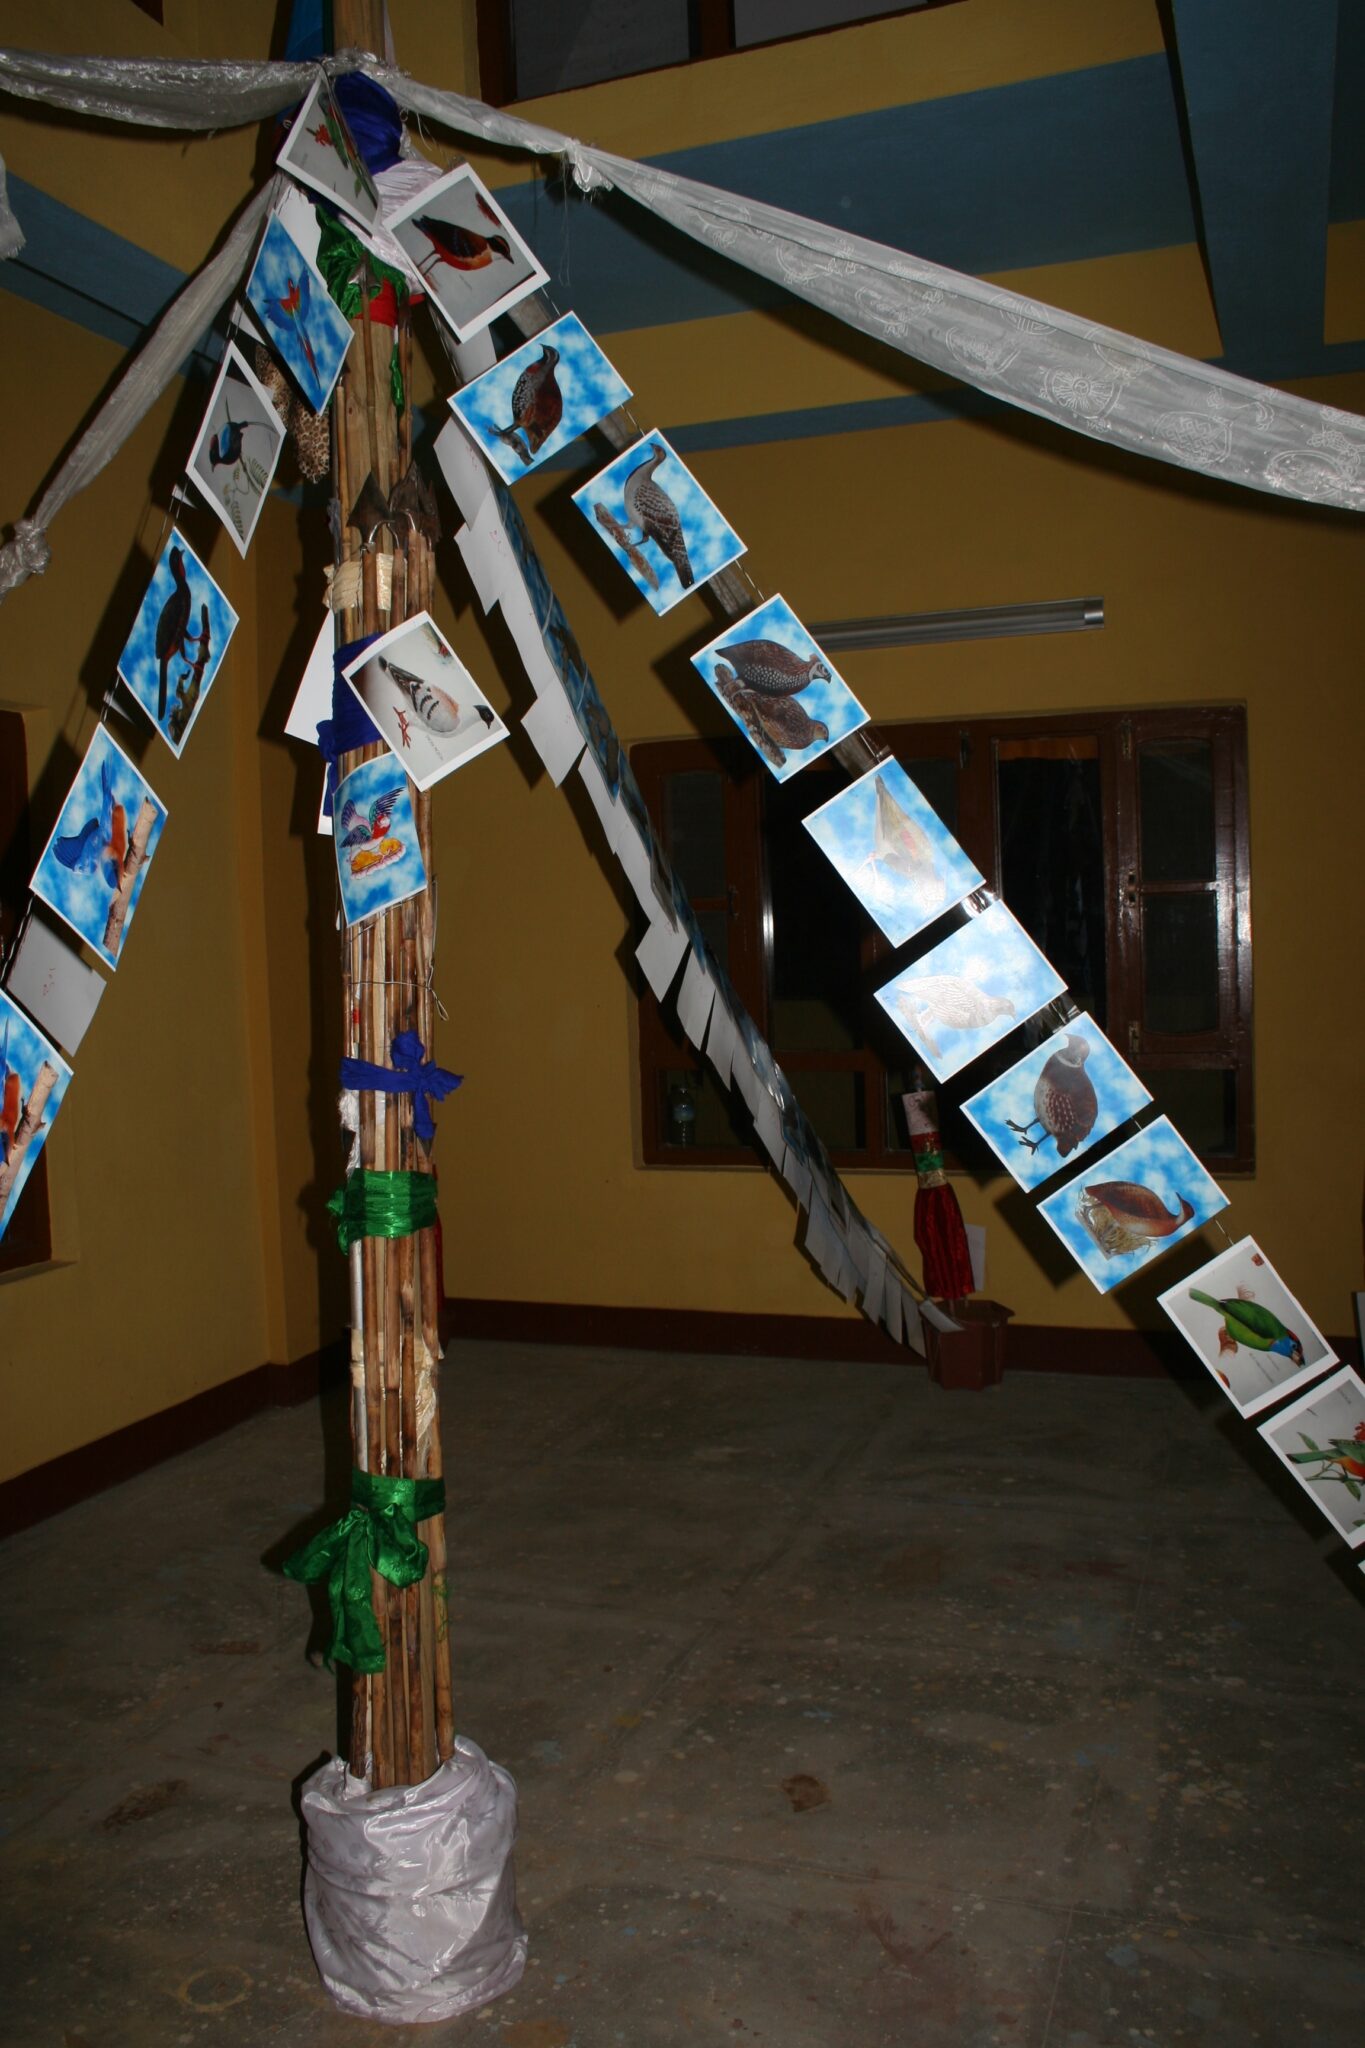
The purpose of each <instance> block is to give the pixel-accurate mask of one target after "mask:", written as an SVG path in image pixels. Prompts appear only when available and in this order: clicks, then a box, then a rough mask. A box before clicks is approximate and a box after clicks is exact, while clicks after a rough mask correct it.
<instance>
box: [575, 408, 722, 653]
mask: <svg viewBox="0 0 1365 2048" xmlns="http://www.w3.org/2000/svg"><path fill="white" fill-rule="evenodd" d="M573 501H574V503H575V505H577V507H578V509H579V511H580V512H581V513H582V514H583V516H584V518H585V519H589V520H591V521H592V522H593V524H594V526H595V527H596V529H597V531H598V533H599V534H600V535H601V537H602V539H603V540H604V541H605V542H606V544H607V546H608V547H609V548H610V549H611V551H612V553H613V554H614V555H615V557H616V559H617V561H618V562H619V563H620V564H621V567H622V568H623V569H624V570H625V572H626V574H627V576H629V578H630V580H631V582H632V583H633V584H634V585H635V587H636V589H637V590H638V591H639V592H640V593H641V595H642V596H643V597H645V598H646V599H647V600H648V602H649V603H650V604H651V605H652V606H653V608H654V610H655V611H656V612H659V613H660V614H662V613H664V612H669V611H672V609H673V607H674V605H675V604H681V602H682V600H683V599H684V598H685V597H686V596H687V594H688V592H689V591H691V590H695V589H697V588H698V587H699V586H700V585H701V584H703V583H705V582H706V580H707V578H708V577H711V576H714V575H716V574H717V573H718V572H719V571H720V570H721V569H725V568H728V566H729V564H730V563H731V562H735V561H738V559H739V557H740V556H741V555H742V554H743V553H744V543H743V541H742V540H741V539H740V537H739V535H738V534H737V533H736V532H735V530H734V528H733V527H732V526H729V525H728V524H727V523H726V520H725V518H724V515H723V514H722V513H721V512H720V510H719V509H718V507H717V506H716V505H714V504H713V503H712V501H711V499H710V498H708V497H707V495H706V492H705V491H704V490H703V489H702V487H701V485H700V484H699V483H698V482H697V479H696V478H695V477H694V476H693V474H692V472H691V470H690V469H689V468H688V467H687V465H686V463H685V462H682V461H680V460H679V458H678V456H677V455H676V454H675V453H674V452H673V450H672V448H670V447H669V445H668V442H667V441H666V440H665V439H664V436H663V435H662V434H646V435H644V436H643V438H642V439H641V440H639V441H637V442H636V443H635V445H634V446H633V447H631V448H627V449H626V450H625V451H624V452H623V453H622V454H620V455H618V456H617V457H616V458H615V459H614V461H612V462H609V463H608V464H607V466H606V468H605V469H604V470H601V471H599V473H598V474H597V475H596V476H595V477H594V478H593V479H592V481H591V483H586V484H584V485H582V487H581V488H580V489H579V490H576V491H575V492H574V494H573Z"/></svg>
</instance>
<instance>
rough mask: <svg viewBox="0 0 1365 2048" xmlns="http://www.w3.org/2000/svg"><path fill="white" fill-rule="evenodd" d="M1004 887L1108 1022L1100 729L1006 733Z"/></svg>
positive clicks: (1000, 788)
mask: <svg viewBox="0 0 1365 2048" xmlns="http://www.w3.org/2000/svg"><path fill="white" fill-rule="evenodd" d="M996 787H997V794H998V799H999V806H1000V893H1001V895H1002V896H1003V897H1004V899H1005V901H1006V903H1007V904H1008V905H1009V907H1010V909H1011V910H1012V911H1013V912H1014V915H1015V916H1016V917H1017V918H1018V920H1019V922H1020V924H1021V925H1022V926H1023V927H1024V930H1025V931H1026V932H1027V933H1028V935H1029V937H1030V938H1031V939H1032V940H1033V942H1034V944H1035V945H1037V946H1040V947H1041V948H1042V950H1043V952H1044V953H1046V955H1047V957H1048V959H1049V960H1050V961H1051V962H1052V964H1053V966H1054V967H1055V968H1056V970H1057V972H1058V974H1060V975H1061V977H1062V979H1063V981H1064V982H1066V984H1067V986H1068V987H1069V988H1070V989H1071V990H1072V992H1073V994H1074V995H1075V997H1076V1000H1077V1002H1078V1003H1079V1004H1080V1005H1081V1007H1082V1009H1085V1010H1089V1011H1090V1013H1091V1015H1092V1016H1093V1017H1094V1018H1095V1021H1096V1023H1098V1024H1101V1025H1103V1023H1104V1021H1105V1016H1106V1012H1107V1007H1108V1005H1107V989H1106V982H1105V881H1104V835H1103V829H1102V824H1101V814H1100V762H1099V746H1098V743H1097V741H1096V740H1095V739H1094V738H1093V737H1089V736H1086V735H1077V736H1066V735H1062V736H1059V737H1057V738H1048V739H1039V740H1027V739H1025V740H1004V741H1001V742H1000V743H999V745H998V747H997V751H996Z"/></svg>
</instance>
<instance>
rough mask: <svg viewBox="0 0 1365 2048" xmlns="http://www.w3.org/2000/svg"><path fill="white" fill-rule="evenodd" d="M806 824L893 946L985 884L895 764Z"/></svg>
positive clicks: (873, 772)
mask: <svg viewBox="0 0 1365 2048" xmlns="http://www.w3.org/2000/svg"><path fill="white" fill-rule="evenodd" d="M804 822H805V827H806V830H807V831H808V832H809V833H810V836H811V838H812V839H813V840H814V841H815V843H816V845H817V846H818V847H819V848H820V851H821V852H822V853H824V854H826V855H827V856H828V857H829V859H830V861H831V862H832V863H833V865H834V866H835V867H836V868H837V869H838V871H839V873H840V874H841V875H842V876H843V878H844V880H845V881H846V882H847V883H848V886H849V888H850V889H851V890H852V891H853V893H854V895H855V896H856V897H857V899H858V901H859V902H860V903H861V904H862V906H863V908H864V910H866V911H867V912H868V914H869V915H870V916H872V917H874V918H875V919H876V921H877V923H878V924H879V925H880V926H881V928H882V930H883V931H884V932H885V933H886V936H887V938H888V939H890V941H891V943H892V945H893V946H903V945H904V944H905V942H906V940H907V939H913V938H914V936H915V933H916V932H921V931H923V930H924V928H925V926H926V925H928V924H932V923H933V921H934V919H935V918H936V917H939V916H941V915H942V913H943V912H944V911H945V910H951V909H952V907H953V905H954V904H955V903H960V902H961V901H962V899H963V897H964V896H970V895H971V893H972V891H973V890H974V889H980V888H981V887H982V886H983V884H984V882H985V879H986V878H985V876H984V875H982V874H979V873H978V872H977V870H976V868H974V867H973V866H972V863H971V862H970V861H969V860H968V858H967V856H966V854H965V853H964V852H963V851H962V848H961V847H960V846H959V845H958V843H957V841H956V840H955V839H954V838H953V836H952V834H951V833H950V832H949V831H948V829H947V827H946V826H945V825H943V824H942V823H941V822H940V820H939V818H938V815H937V813H936V812H935V811H934V810H933V809H932V808H931V806H930V805H929V804H928V803H927V802H926V800H925V798H924V797H923V796H922V795H921V794H920V792H919V790H918V789H917V788H916V787H915V785H914V783H913V782H912V781H911V780H910V777H909V776H908V775H907V774H906V772H905V770H904V769H903V768H902V767H901V765H900V763H899V761H879V762H878V763H877V766H876V767H875V768H871V769H869V770H868V772H867V774H866V775H863V776H860V777H859V779H858V781H857V782H852V783H850V784H849V786H848V788H847V789H841V790H840V791H839V794H838V795H837V796H832V797H831V798H830V800H829V802H828V803H826V804H821V805H820V807H819V809H818V810H815V811H812V812H811V814H810V816H809V817H808V818H806V819H805V821H804Z"/></svg>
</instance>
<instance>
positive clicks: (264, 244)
mask: <svg viewBox="0 0 1365 2048" xmlns="http://www.w3.org/2000/svg"><path fill="white" fill-rule="evenodd" d="M246 302H247V304H248V305H249V306H250V308H251V310H252V312H253V313H254V314H255V316H256V319H257V320H258V321H259V323H260V328H261V332H262V334H263V335H264V336H265V338H266V340H267V341H268V342H269V343H270V346H271V347H272V348H273V349H274V351H275V354H276V355H277V356H278V357H279V359H280V361H281V362H282V363H283V364H284V366H285V368H286V369H287V370H288V371H289V373H290V375H291V376H292V377H293V379H294V381H295V383H296V384H297V385H298V387H299V390H300V391H301V392H302V393H303V396H304V399H305V401H306V403H307V404H308V405H309V406H310V407H311V409H312V410H313V411H314V412H322V411H323V409H324V408H325V406H326V404H327V401H328V399H329V398H330V397H331V395H332V392H333V391H334V390H335V388H336V381H337V378H338V377H339V376H340V375H341V366H342V364H343V363H344V362H345V360H346V351H347V349H348V348H349V347H350V345H351V341H352V339H353V336H352V333H351V323H350V321H349V320H348V319H347V318H346V316H345V314H344V313H343V312H342V310H341V308H340V306H338V305H337V303H336V301H335V300H334V299H333V297H332V295H331V293H330V292H329V291H328V289H327V285H326V282H325V280H324V278H323V276H322V274H321V272H320V271H318V270H315V269H314V267H313V265H312V264H311V263H310V262H309V261H308V258H307V257H306V256H305V255H304V253H303V251H302V250H301V249H300V248H299V246H298V244H297V242H295V240H294V238H293V236H292V235H291V234H290V233H289V231H288V229H287V228H286V227H285V226H284V223H283V222H282V221H281V220H280V218H279V216H278V214H272V215H271V216H270V219H269V220H268V221H267V222H266V224H265V233H264V235H263V236H262V238H261V248H260V254H259V255H258V256H257V258H256V261H255V263H254V264H253V265H252V270H251V275H250V277H249V278H248V279H247V284H246Z"/></svg>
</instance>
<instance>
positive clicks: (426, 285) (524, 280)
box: [384, 164, 549, 341]
mask: <svg viewBox="0 0 1365 2048" xmlns="http://www.w3.org/2000/svg"><path fill="white" fill-rule="evenodd" d="M384 225H385V227H386V228H387V229H388V231H389V233H390V234H391V235H392V236H393V238H394V240H395V241H396V242H397V243H398V245H399V247H400V248H401V249H402V251H403V253H404V255H405V256H406V257H407V260H408V267H409V269H410V270H411V271H412V274H413V277H414V278H415V279H416V281H417V283H418V284H420V286H421V287H422V290H423V291H424V292H426V294H427V296H428V297H429V298H430V300H431V303H432V305H433V306H434V307H435V308H436V310H437V312H438V313H440V314H441V315H442V316H443V317H444V319H445V320H446V322H447V323H448V325H449V326H450V327H451V328H453V329H454V333H455V339H456V340H457V341H468V340H469V338H470V336H471V335H475V334H482V332H483V330H484V328H485V327H488V326H490V325H491V324H492V322H493V321H494V320H496V319H497V318H498V315H499V314H500V313H505V312H506V311H507V309H508V307H509V306H515V305H516V304H517V303H518V301H519V300H521V299H524V298H528V297H529V296H530V294H531V293H532V292H534V291H539V289H540V287H541V285H543V284H546V283H547V282H548V281H549V272H548V271H547V270H546V269H545V267H544V265H543V264H542V263H541V262H540V259H539V258H538V257H537V255H536V253H535V251H534V250H533V249H529V248H528V247H527V245H526V243H525V242H523V241H522V239H521V236H520V235H519V234H518V233H517V231H516V229H515V228H514V227H513V225H512V223H511V221H510V220H509V219H508V218H507V215H506V214H505V213H504V212H503V210H502V208H501V207H500V206H499V205H498V203H497V201H496V199H494V197H493V195H492V193H491V192H490V191H489V189H488V187H487V186H486V185H485V184H484V183H483V181H482V179H480V178H478V177H476V176H475V174H474V172H473V171H472V170H471V169H470V168H469V165H468V164H460V165H459V166H458V168H457V169H455V170H453V171H451V172H450V174H449V176H448V177H444V178H440V179H438V180H437V181H436V183H435V184H434V185H428V186H427V187H426V188H425V190H424V191H422V192H419V193H418V194H417V197H416V198H415V199H411V200H409V201H408V203H407V204H406V205H405V206H403V207H401V208H400V209H399V211H398V212H397V213H394V214H392V215H390V217H389V218H388V219H387V220H386V221H385V223H384Z"/></svg>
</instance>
